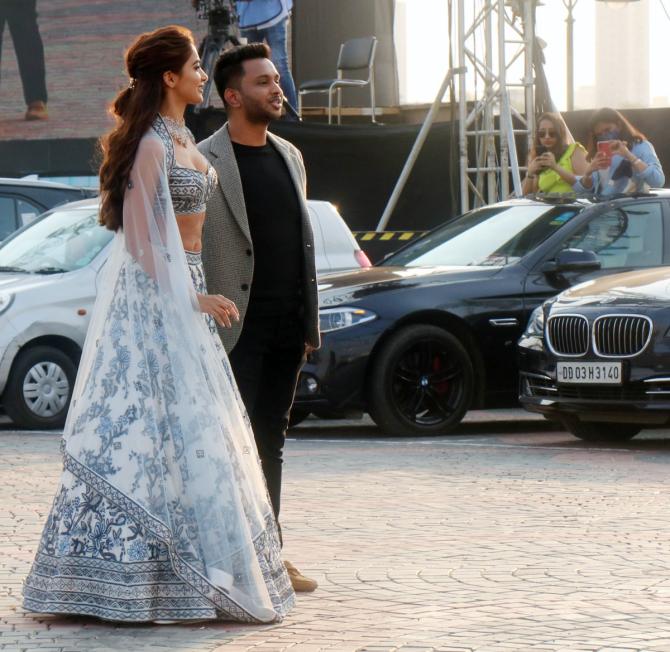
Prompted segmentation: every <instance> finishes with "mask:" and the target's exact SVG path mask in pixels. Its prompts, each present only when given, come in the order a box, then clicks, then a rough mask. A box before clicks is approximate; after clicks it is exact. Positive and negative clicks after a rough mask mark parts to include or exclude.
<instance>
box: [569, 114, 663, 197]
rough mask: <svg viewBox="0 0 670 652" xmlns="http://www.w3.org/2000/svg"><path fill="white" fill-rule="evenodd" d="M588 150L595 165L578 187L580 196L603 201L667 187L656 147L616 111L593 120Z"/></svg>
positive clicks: (581, 179)
mask: <svg viewBox="0 0 670 652" xmlns="http://www.w3.org/2000/svg"><path fill="white" fill-rule="evenodd" d="M600 143H602V144H600ZM588 150H589V156H590V159H591V162H590V163H589V165H588V166H587V167H586V170H585V171H584V174H583V176H582V177H581V178H580V179H578V181H577V183H575V185H574V189H575V191H576V192H592V193H595V194H596V195H599V196H601V197H602V196H608V195H617V194H620V193H629V192H644V191H645V190H647V189H648V188H661V187H662V186H663V184H664V183H665V175H664V174H663V168H662V167H661V162H660V161H659V160H658V156H656V151H655V150H654V146H653V145H652V144H651V143H650V142H649V141H648V140H647V139H646V137H645V136H644V134H642V133H641V132H640V131H638V130H637V129H636V128H635V127H633V125H632V124H631V123H630V122H628V120H626V118H624V117H623V116H622V115H621V113H619V112H618V111H615V110H614V109H600V110H598V111H596V112H595V113H594V114H593V115H592V116H591V120H590V121H589V142H588Z"/></svg>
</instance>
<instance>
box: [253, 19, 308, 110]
mask: <svg viewBox="0 0 670 652" xmlns="http://www.w3.org/2000/svg"><path fill="white" fill-rule="evenodd" d="M287 22H288V18H285V19H284V20H281V21H279V22H278V23H277V24H276V25H273V26H272V27H268V28H266V29H255V28H254V29H243V30H242V36H244V37H245V38H247V39H248V41H249V43H260V42H262V41H266V42H267V44H268V45H269V46H270V48H271V49H272V62H273V63H274V64H275V66H276V67H277V72H278V73H279V77H280V79H279V85H280V86H281V88H282V91H283V92H284V97H285V98H286V100H287V101H288V103H289V104H290V105H291V106H292V107H293V108H294V109H297V108H298V96H297V95H296V92H295V83H294V82H293V75H291V70H290V68H289V67H288V52H287V51H286V23H287Z"/></svg>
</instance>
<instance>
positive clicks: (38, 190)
mask: <svg viewBox="0 0 670 652" xmlns="http://www.w3.org/2000/svg"><path fill="white" fill-rule="evenodd" d="M96 194H97V191H93V190H90V189H87V188H76V187H75V186H69V185H67V184H64V183H53V182H51V181H43V180H42V179H11V178H2V177H0V240H4V239H5V238H6V237H7V236H8V235H9V234H10V233H13V232H14V231H16V230H17V229H19V228H21V227H22V226H25V225H26V224H29V223H30V222H32V221H33V220H34V219H35V218H36V217H37V216H38V215H40V214H41V213H43V212H44V211H46V210H48V209H50V208H53V207H54V206H58V205H59V204H65V203H66V202H69V201H77V200H78V199H86V198H87V197H94V196H95V195H96Z"/></svg>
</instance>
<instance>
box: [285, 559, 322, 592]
mask: <svg viewBox="0 0 670 652" xmlns="http://www.w3.org/2000/svg"><path fill="white" fill-rule="evenodd" d="M284 566H286V571H287V572H288V576H289V579H290V580H291V586H292V587H293V590H294V591H295V592H296V593H311V592H312V591H314V589H316V587H317V586H319V585H318V584H317V582H316V580H313V579H310V578H309V577H305V576H304V575H303V574H302V573H301V572H300V571H299V570H298V569H297V568H296V567H295V566H294V565H293V564H292V563H291V562H290V561H285V562H284Z"/></svg>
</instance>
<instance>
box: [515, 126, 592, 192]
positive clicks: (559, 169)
mask: <svg viewBox="0 0 670 652" xmlns="http://www.w3.org/2000/svg"><path fill="white" fill-rule="evenodd" d="M570 140H572V138H571V137H570V135H569V132H568V129H567V127H566V125H565V122H564V121H563V118H561V116H560V115H559V114H557V113H543V114H542V115H541V116H540V117H539V119H538V121H537V129H536V131H535V138H534V139H533V147H532V149H531V151H530V155H529V157H528V173H527V174H526V177H525V178H524V180H523V186H522V189H523V194H524V195H529V194H532V193H536V192H542V193H568V192H573V189H572V186H573V185H574V183H575V182H576V181H577V179H578V176H579V175H582V174H584V171H585V170H586V166H587V162H586V150H585V149H584V146H583V145H581V143H576V142H569V141H570Z"/></svg>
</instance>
